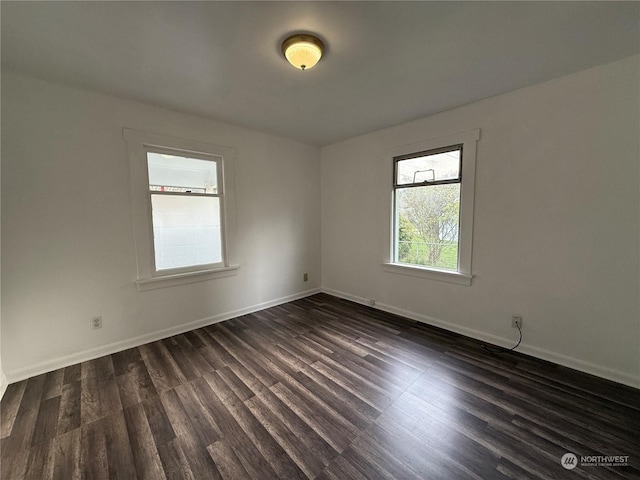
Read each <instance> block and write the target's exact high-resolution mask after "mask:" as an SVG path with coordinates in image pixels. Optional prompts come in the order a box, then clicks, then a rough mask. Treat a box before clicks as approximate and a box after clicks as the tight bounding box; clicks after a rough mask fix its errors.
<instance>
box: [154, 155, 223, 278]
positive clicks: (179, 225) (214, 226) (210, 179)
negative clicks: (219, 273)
mask: <svg viewBox="0 0 640 480" xmlns="http://www.w3.org/2000/svg"><path fill="white" fill-rule="evenodd" d="M221 165H222V158H220V157H210V158H207V159H203V158H200V159H196V158H190V157H183V156H178V155H175V154H171V153H164V152H161V151H157V150H156V151H154V150H151V149H149V150H147V170H148V174H149V203H150V204H151V219H152V222H151V225H152V231H153V251H154V265H155V270H156V272H160V271H181V270H183V269H191V268H193V267H199V268H204V267H209V268H212V267H220V266H223V262H222V257H223V255H222V253H223V252H222V238H223V230H224V225H223V222H222V215H221V208H222V200H223V192H222V189H221V188H219V187H220V186H219V185H218V177H219V174H218V171H219V170H220V167H221Z"/></svg>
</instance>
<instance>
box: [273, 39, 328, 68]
mask: <svg viewBox="0 0 640 480" xmlns="http://www.w3.org/2000/svg"><path fill="white" fill-rule="evenodd" d="M323 52H324V44H323V43H322V41H321V40H320V39H319V38H318V37H314V36H313V35H303V34H297V35H292V36H290V37H288V38H287V39H286V40H285V41H284V42H282V53H283V54H284V56H285V57H286V59H287V60H288V61H289V63H290V64H291V65H293V66H294V67H296V68H298V69H300V70H309V69H310V68H311V67H313V66H314V65H315V64H316V63H318V61H319V60H320V59H321V58H322V54H323Z"/></svg>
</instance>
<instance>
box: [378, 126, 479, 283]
mask: <svg viewBox="0 0 640 480" xmlns="http://www.w3.org/2000/svg"><path fill="white" fill-rule="evenodd" d="M478 138H479V130H474V131H472V132H467V133H463V134H457V135H452V136H450V137H445V138H440V139H435V140H432V141H428V142H423V143H419V144H414V145H409V146H404V147H399V148H396V149H393V150H392V151H391V152H390V154H389V156H388V158H389V159H390V160H391V162H392V164H393V184H392V185H393V186H392V195H391V197H392V199H391V212H390V213H391V215H390V216H391V222H390V223H391V235H390V245H389V247H390V248H389V250H388V251H389V253H388V258H389V261H387V262H385V270H387V271H391V272H393V273H404V274H408V275H414V276H420V277H426V278H431V279H436V280H444V281H451V282H454V283H461V284H467V285H470V284H471V278H472V276H471V234H472V230H473V194H474V183H475V178H474V177H475V144H476V141H477V140H478Z"/></svg>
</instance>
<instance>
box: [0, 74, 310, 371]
mask: <svg viewBox="0 0 640 480" xmlns="http://www.w3.org/2000/svg"><path fill="white" fill-rule="evenodd" d="M203 101H206V99H204V100H203ZM2 126H3V132H2V134H3V136H2V297H3V298H2V355H3V366H4V369H5V372H6V373H7V376H8V377H9V380H10V381H13V380H16V379H19V378H23V377H26V376H29V375H32V374H34V373H38V372H41V371H46V370H50V369H53V368H57V367H59V366H61V365H62V364H71V363H75V362H76V361H79V360H81V359H83V358H86V357H91V356H98V355H100V354H103V353H108V352H110V351H113V350H117V349H121V348H124V347H126V346H129V345H132V344H136V343H140V342H141V341H148V340H151V339H153V338H157V337H163V336H167V335H169V334H171V333H173V332H176V331H179V330H184V329H190V328H193V327H194V326H198V325H199V324H201V323H207V322H211V321H212V320H218V319H221V318H228V317H230V316H235V314H237V313H243V312H246V311H248V310H251V309H253V308H258V307H260V306H267V305H270V304H272V303H274V302H275V303H277V302H279V301H283V300H286V299H290V298H293V297H296V296H301V295H302V296H304V295H305V294H306V293H308V292H309V291H313V290H314V289H317V288H318V287H319V285H320V218H319V217H320V186H319V182H318V178H319V175H320V171H319V149H318V148H317V147H313V146H308V145H304V144H300V143H296V142H293V141H289V140H285V139H282V138H277V137H273V136H269V135H265V134H261V133H257V132H253V131H249V130H246V129H242V128H238V127H235V126H230V125H227V124H223V123H218V122H214V121H211V120H207V119H203V118H198V117H194V116H190V115H185V114H181V113H177V112H172V111H169V110H164V109H161V108H156V107H152V106H148V105H144V104H140V103H135V102H131V101H127V100H123V99H118V98H115V97H110V96H105V95H98V94H94V93H90V92H85V91H81V90H77V89H73V88H67V87H64V86H59V85H56V84H53V83H48V82H43V81H40V80H36V79H33V78H29V77H23V76H18V75H14V74H7V73H3V76H2ZM123 127H128V128H132V129H136V130H141V131H145V132H151V133H160V134H166V135H171V136H177V137H182V138H185V139H189V140H195V141H201V142H206V143H212V144H217V145H227V146H231V147H235V148H236V152H237V157H236V173H235V180H236V182H235V183H236V214H237V215H236V217H237V238H238V246H237V252H238V260H239V263H240V270H239V271H238V274H237V275H236V276H233V277H227V278H220V279H216V280H209V281H205V282H198V283H191V284H188V285H181V286H176V287H169V288H162V289H157V290H152V291H145V292H138V291H137V290H136V288H135V285H134V280H135V278H136V258H135V249H134V243H133V232H132V224H131V203H130V185H129V163H128V156H127V150H126V147H125V143H124V140H123V137H122V128H123ZM305 272H308V273H309V281H308V282H306V283H304V282H303V281H302V278H303V274H304V273H305ZM94 315H102V316H103V323H104V326H103V328H102V329H101V330H93V331H92V330H90V329H89V321H90V319H91V317H92V316H94Z"/></svg>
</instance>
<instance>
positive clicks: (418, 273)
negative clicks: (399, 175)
mask: <svg viewBox="0 0 640 480" xmlns="http://www.w3.org/2000/svg"><path fill="white" fill-rule="evenodd" d="M479 139H480V129H475V130H469V131H466V132H460V133H455V134H452V135H447V136H444V137H438V138H433V139H430V140H425V141H422V142H417V143H412V144H409V145H402V146H398V147H393V148H391V149H389V150H387V152H386V154H385V156H384V159H385V165H386V167H388V168H385V173H386V174H385V187H386V188H385V189H384V192H385V203H384V205H385V209H386V211H385V218H386V219H387V221H386V234H385V237H384V238H385V242H384V254H383V261H382V269H383V271H385V272H389V273H396V274H402V275H409V276H413V277H420V278H426V279H430V280H437V281H442V282H449V283H456V284H459V285H471V279H472V278H473V274H472V273H471V253H472V243H473V213H474V212H473V209H474V197H475V178H476V143H477V141H478V140H479ZM460 144H462V155H463V157H462V181H461V183H460V234H459V238H458V259H459V260H458V271H457V272H456V271H449V270H440V269H437V268H431V267H423V266H417V265H407V264H403V263H396V262H394V261H393V258H394V254H393V247H394V238H393V236H394V231H393V230H394V206H393V194H394V192H393V181H392V180H393V177H392V175H391V172H392V171H393V170H392V167H393V161H394V158H396V157H399V156H402V155H408V154H412V153H416V152H423V151H428V150H435V149H437V148H444V147H448V146H451V145H460Z"/></svg>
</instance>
